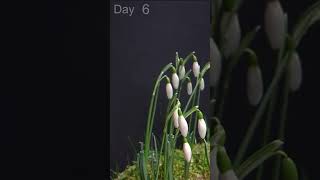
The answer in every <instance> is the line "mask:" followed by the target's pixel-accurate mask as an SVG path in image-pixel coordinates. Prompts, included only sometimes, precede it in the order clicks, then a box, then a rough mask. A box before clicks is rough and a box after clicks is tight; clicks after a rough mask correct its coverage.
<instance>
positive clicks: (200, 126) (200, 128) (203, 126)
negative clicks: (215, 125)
mask: <svg viewBox="0 0 320 180" xmlns="http://www.w3.org/2000/svg"><path fill="white" fill-rule="evenodd" d="M197 115H198V132H199V136H200V137H201V139H204V138H205V137H206V133H207V125H206V122H205V121H204V119H203V114H202V112H201V111H200V110H199V111H198V113H197Z"/></svg>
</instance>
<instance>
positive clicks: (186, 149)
mask: <svg viewBox="0 0 320 180" xmlns="http://www.w3.org/2000/svg"><path fill="white" fill-rule="evenodd" d="M183 154H184V159H185V160H186V161H187V162H190V161H191V157H192V151H191V147H190V145H189V143H188V142H186V141H185V142H184V143H183Z"/></svg>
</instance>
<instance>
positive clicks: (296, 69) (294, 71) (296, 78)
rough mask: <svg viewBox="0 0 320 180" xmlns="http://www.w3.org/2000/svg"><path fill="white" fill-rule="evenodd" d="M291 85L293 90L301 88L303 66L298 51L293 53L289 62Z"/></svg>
mask: <svg viewBox="0 0 320 180" xmlns="http://www.w3.org/2000/svg"><path fill="white" fill-rule="evenodd" d="M288 68H289V87H290V90H291V91H292V92H294V91H297V90H298V89H299V88H300V85H301V82H302V67H301V62H300V58H299V55H298V53H297V52H294V53H293V54H292V57H291V59H290V62H289V67H288Z"/></svg>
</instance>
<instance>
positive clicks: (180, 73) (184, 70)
mask: <svg viewBox="0 0 320 180" xmlns="http://www.w3.org/2000/svg"><path fill="white" fill-rule="evenodd" d="M185 74H186V68H185V67H184V66H180V67H179V78H180V79H182V78H183V77H184V75H185Z"/></svg>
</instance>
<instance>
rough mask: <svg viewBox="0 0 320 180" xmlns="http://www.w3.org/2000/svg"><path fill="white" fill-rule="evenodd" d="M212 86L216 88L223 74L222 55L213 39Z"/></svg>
mask: <svg viewBox="0 0 320 180" xmlns="http://www.w3.org/2000/svg"><path fill="white" fill-rule="evenodd" d="M210 66H211V67H212V68H210V85H211V86H213V87H216V86H217V84H218V82H219V79H220V74H221V68H222V63H221V54H220V51H219V49H218V47H217V45H216V43H215V42H214V40H213V39H212V38H210Z"/></svg>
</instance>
